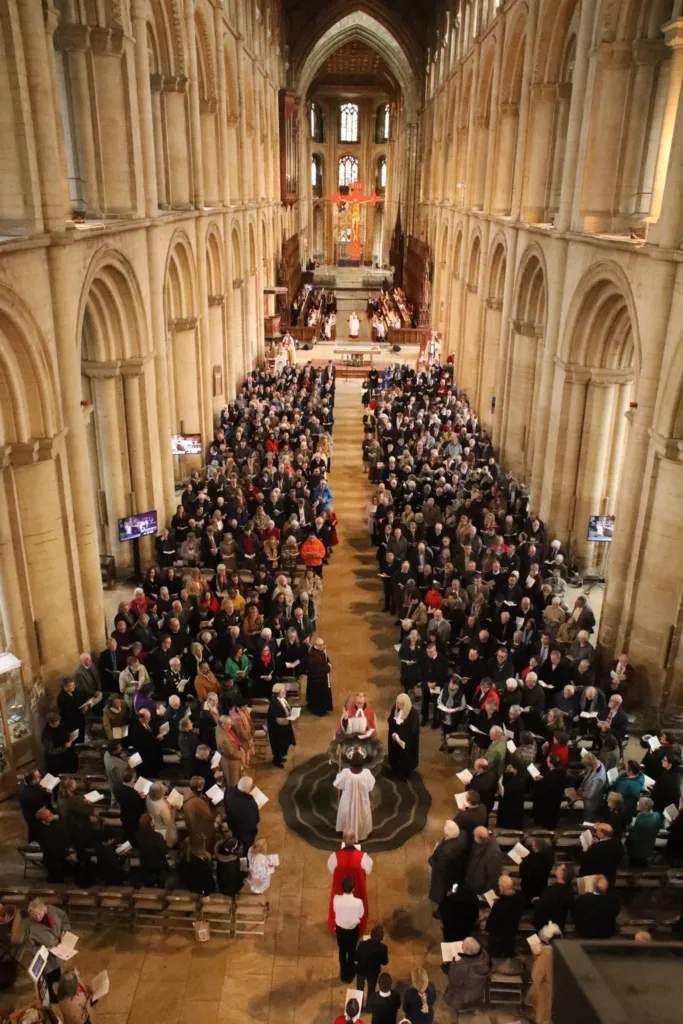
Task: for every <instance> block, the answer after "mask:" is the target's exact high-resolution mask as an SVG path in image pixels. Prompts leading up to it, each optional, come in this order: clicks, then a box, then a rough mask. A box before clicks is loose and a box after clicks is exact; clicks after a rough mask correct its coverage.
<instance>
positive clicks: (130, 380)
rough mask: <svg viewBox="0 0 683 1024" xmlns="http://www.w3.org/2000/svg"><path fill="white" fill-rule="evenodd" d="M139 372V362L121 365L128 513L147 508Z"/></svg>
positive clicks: (147, 496) (144, 510)
mask: <svg viewBox="0 0 683 1024" xmlns="http://www.w3.org/2000/svg"><path fill="white" fill-rule="evenodd" d="M142 371H143V366H142V361H141V360H131V361H130V362H125V363H122V364H121V375H122V377H123V398H124V408H125V413H126V436H127V440H128V461H129V465H130V476H131V485H132V491H133V499H132V501H131V504H132V508H131V513H135V512H148V511H149V509H150V508H151V503H150V495H149V494H148V487H147V465H146V463H147V459H146V452H145V435H144V431H143V426H142V404H143V395H142V393H141V388H140V382H141V377H142Z"/></svg>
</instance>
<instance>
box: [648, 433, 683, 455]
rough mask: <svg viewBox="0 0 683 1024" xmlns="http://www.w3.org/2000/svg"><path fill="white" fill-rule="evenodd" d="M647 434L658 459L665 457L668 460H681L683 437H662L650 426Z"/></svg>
mask: <svg viewBox="0 0 683 1024" xmlns="http://www.w3.org/2000/svg"><path fill="white" fill-rule="evenodd" d="M649 434H650V438H651V441H652V445H653V448H654V450H655V454H656V455H658V456H659V458H660V459H666V460H667V461H668V462H683V439H681V438H677V437H663V436H662V435H661V434H658V433H657V431H656V430H653V429H652V428H650V430H649Z"/></svg>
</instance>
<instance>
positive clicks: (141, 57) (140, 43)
mask: <svg viewBox="0 0 683 1024" xmlns="http://www.w3.org/2000/svg"><path fill="white" fill-rule="evenodd" d="M146 13H147V2H146V0H132V4H131V14H132V19H133V35H134V37H135V83H136V88H137V94H138V117H139V121H140V138H141V142H142V172H143V181H144V187H145V216H146V217H156V216H157V214H158V212H159V202H158V196H157V171H156V156H155V144H154V121H153V118H152V92H151V88H150V77H149V51H148V50H147V21H146Z"/></svg>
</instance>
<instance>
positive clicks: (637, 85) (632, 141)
mask: <svg viewBox="0 0 683 1024" xmlns="http://www.w3.org/2000/svg"><path fill="white" fill-rule="evenodd" d="M665 57H666V47H665V46H664V44H663V43H661V42H660V41H659V40H657V39H654V40H653V39H647V40H638V41H637V42H635V43H634V44H633V65H632V67H631V83H630V103H629V106H628V112H627V116H628V125H629V129H628V132H627V133H626V138H625V147H624V169H623V172H622V175H621V188H620V195H619V197H618V202H619V213H620V214H621V217H620V219H619V221H618V223H617V225H616V226H617V227H618V228H621V229H624V228H626V227H630V225H631V224H632V223H633V221H634V218H638V219H639V215H641V214H644V213H646V212H647V211H648V209H649V207H650V205H651V198H650V197H649V196H647V195H646V194H644V193H643V191H642V189H643V183H642V176H641V168H642V162H643V152H644V150H645V147H646V145H647V133H648V131H649V129H650V110H651V108H652V105H653V104H654V103H656V100H657V96H656V92H657V87H656V85H655V71H656V68H657V65H658V64H660V63H662V64H663V63H664V58H665Z"/></svg>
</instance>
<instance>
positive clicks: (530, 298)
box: [513, 243, 548, 329]
mask: <svg viewBox="0 0 683 1024" xmlns="http://www.w3.org/2000/svg"><path fill="white" fill-rule="evenodd" d="M547 282H548V268H547V266H546V262H545V255H544V253H543V250H542V249H541V247H540V245H536V244H535V243H532V244H531V245H530V246H528V248H527V249H525V251H524V254H523V256H522V259H521V261H520V264H519V268H518V270H517V280H516V281H515V290H514V304H513V309H514V313H513V316H514V317H515V319H517V320H522V321H524V322H526V323H534V324H540V325H542V326H543V329H545V318H546V304H547V294H548V291H547Z"/></svg>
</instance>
